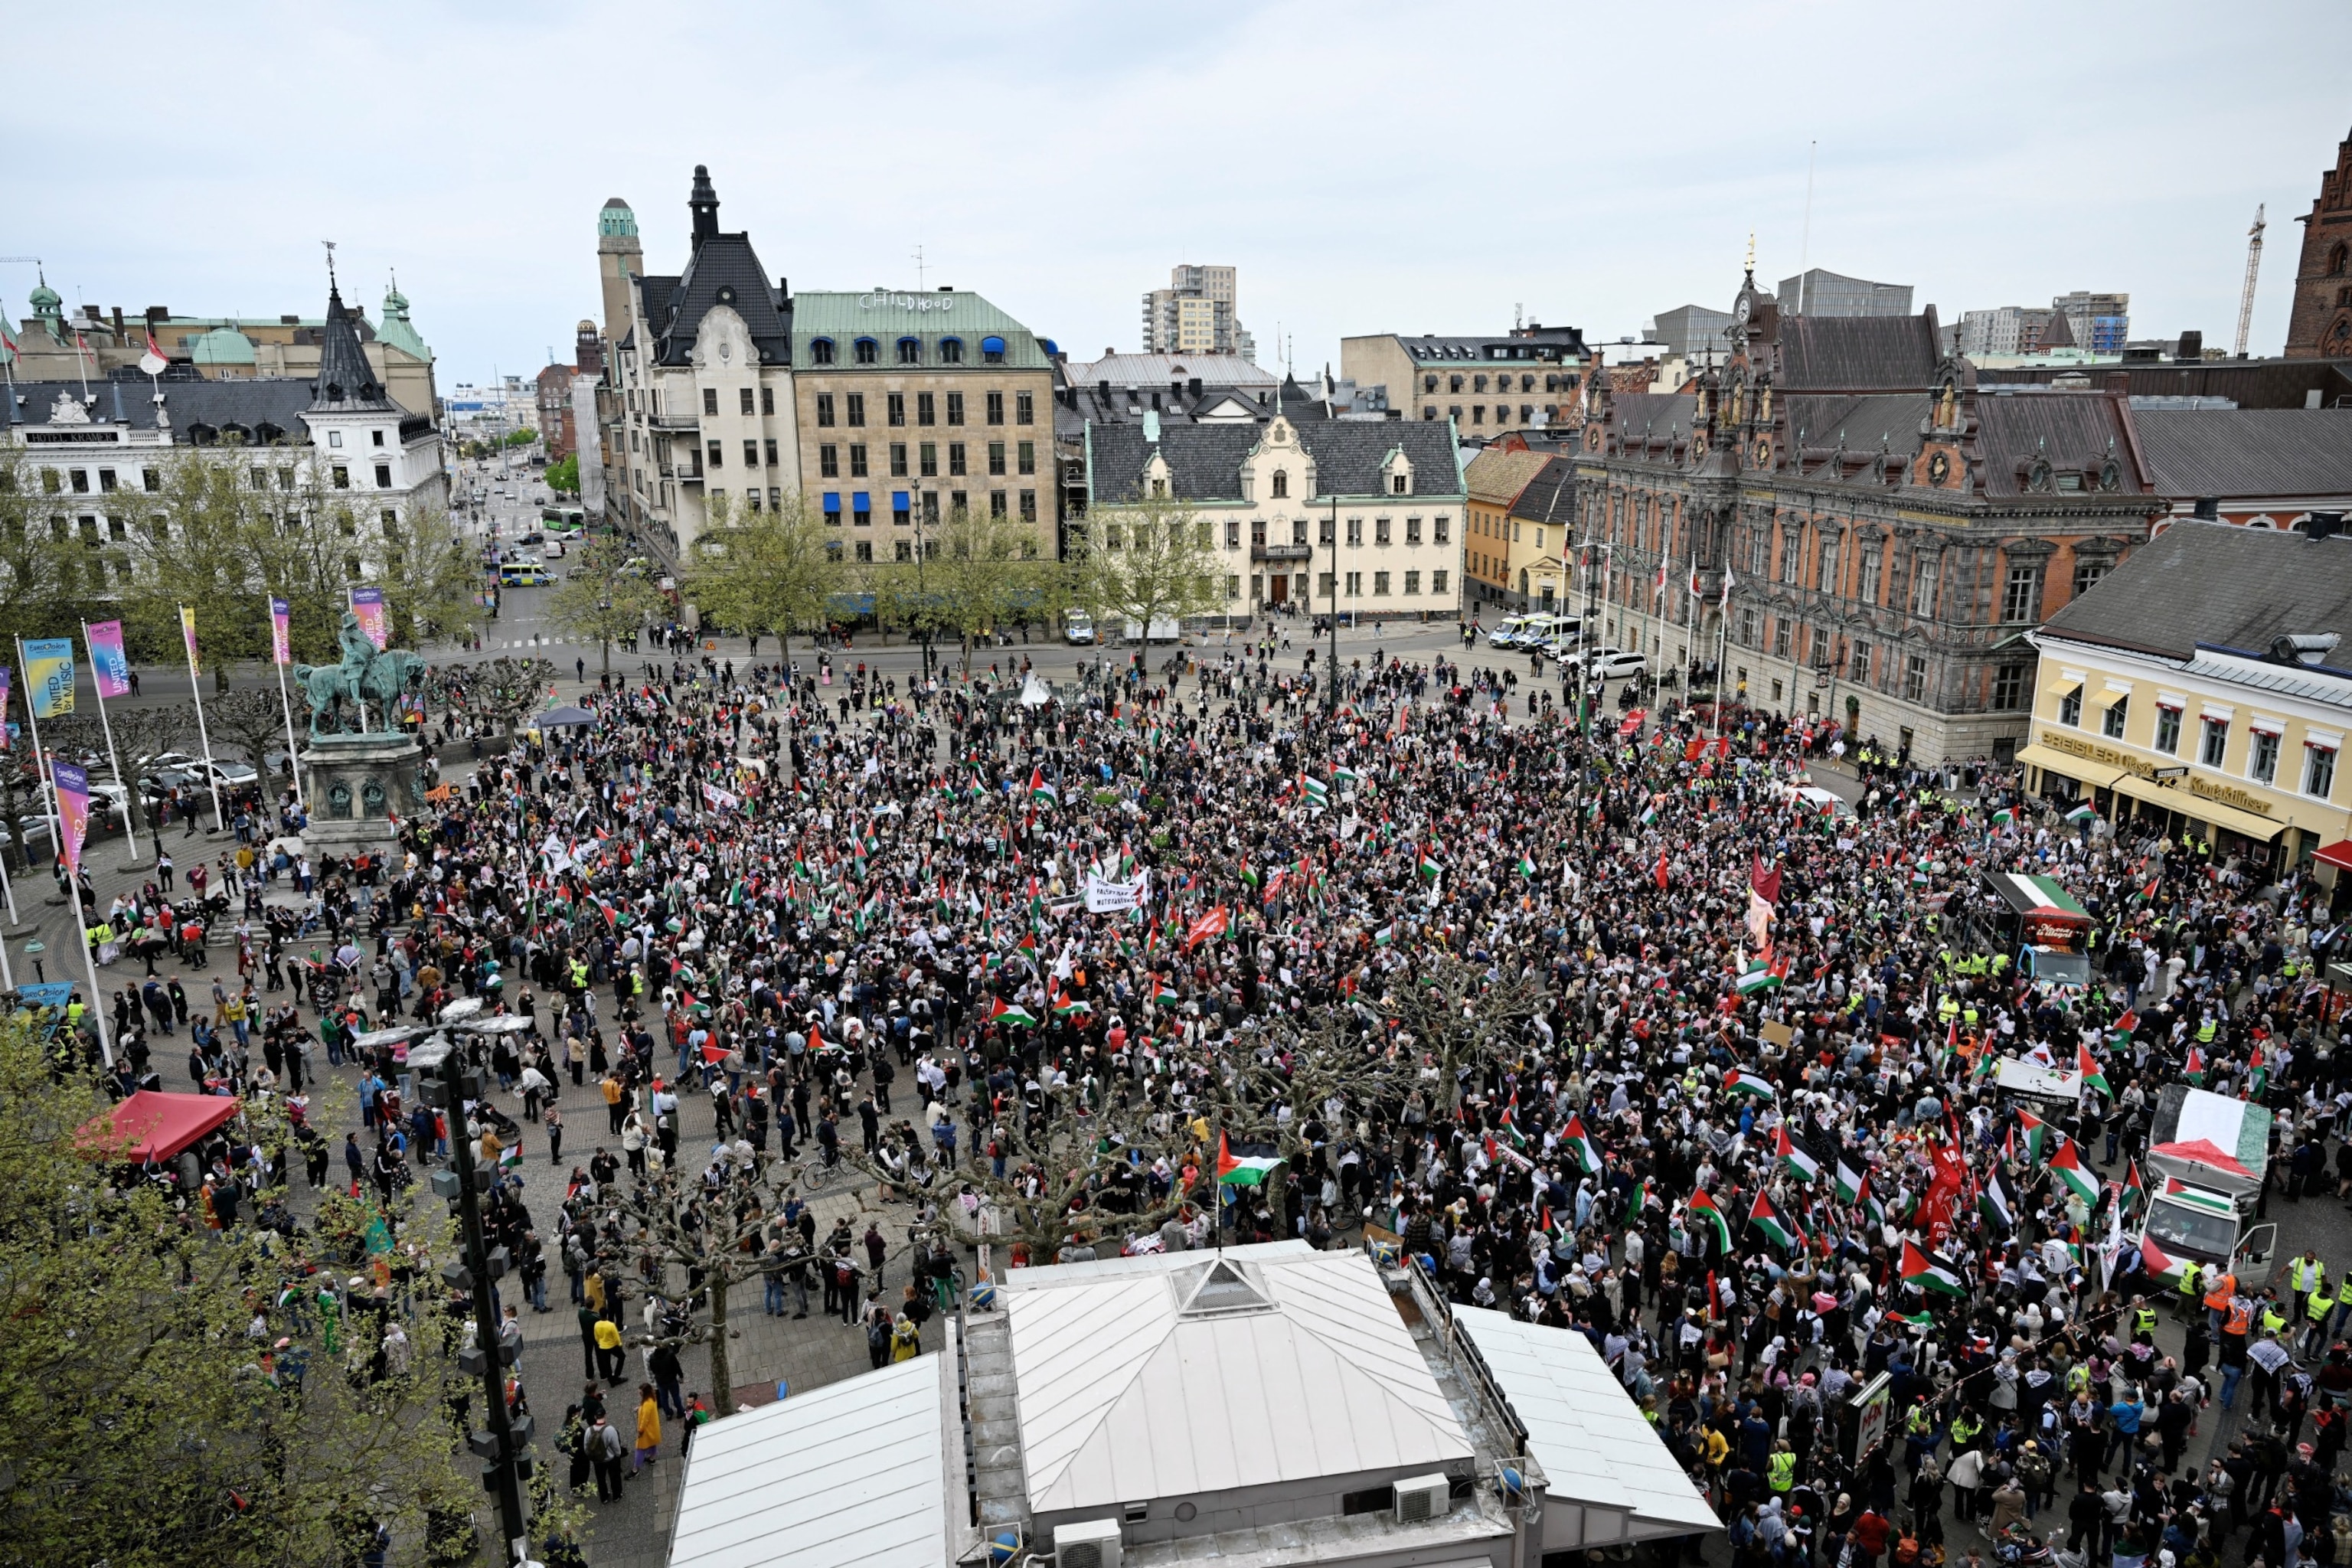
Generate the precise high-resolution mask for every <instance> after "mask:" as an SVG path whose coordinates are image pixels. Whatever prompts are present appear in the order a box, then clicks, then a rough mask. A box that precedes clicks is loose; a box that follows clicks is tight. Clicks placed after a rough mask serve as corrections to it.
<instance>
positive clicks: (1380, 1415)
mask: <svg viewBox="0 0 2352 1568" xmlns="http://www.w3.org/2000/svg"><path fill="white" fill-rule="evenodd" d="M998 1300H999V1301H1000V1303H1001V1310H997V1311H993V1312H984V1313H974V1314H971V1316H969V1317H968V1318H966V1319H965V1320H964V1321H963V1324H962V1333H961V1338H958V1336H957V1335H956V1334H955V1333H954V1332H952V1331H951V1332H950V1335H949V1337H948V1342H947V1348H946V1349H945V1351H944V1352H941V1353H940V1354H936V1355H927V1356H922V1357H919V1358H918V1359H916V1360H915V1361H912V1362H906V1363H899V1364H898V1365H896V1366H893V1367H890V1368H888V1369H887V1370H885V1371H883V1372H880V1373H872V1374H870V1375H866V1376H862V1377H857V1378H854V1379H852V1380H850V1381H848V1382H846V1383H840V1384H832V1385H830V1386H827V1387H825V1388H823V1389H820V1390H818V1391H817V1392H815V1393H814V1394H803V1395H796V1396H794V1397H793V1399H792V1400H790V1401H789V1402H787V1403H785V1404H783V1405H772V1406H769V1407H767V1408H765V1409H762V1410H760V1411H757V1412H754V1413H751V1414H750V1415H740V1416H737V1417H735V1418H733V1419H732V1420H730V1421H727V1422H721V1423H717V1424H714V1425H712V1426H706V1427H703V1428H702V1429H700V1431H698V1433H697V1435H696V1437H695V1443H694V1447H693V1450H692V1452H691V1454H690V1455H689V1457H688V1463H687V1472H686V1478H685V1480H684V1483H683V1486H682V1489H681V1493H680V1500H679V1505H678V1517H677V1531H676V1534H675V1538H674V1539H675V1544H674V1546H673V1549H672V1552H671V1556H670V1563H671V1564H672V1565H673V1568H764V1565H766V1564H771V1563H774V1564H782V1563H792V1564H793V1568H948V1565H950V1564H951V1563H971V1562H976V1561H978V1559H979V1556H980V1554H982V1553H983V1552H989V1551H990V1550H992V1549H994V1550H996V1551H999V1552H1005V1553H1008V1554H1009V1555H1010V1556H1012V1557H1013V1558H1019V1559H1023V1560H1025V1555H1024V1554H1026V1553H1030V1552H1035V1553H1051V1554H1053V1555H1054V1556H1055V1560H1056V1562H1057V1563H1058V1564H1059V1565H1060V1568H1080V1565H1081V1564H1091V1565H1093V1568H1184V1565H1188V1564H1194V1563H1212V1562H1213V1563H1214V1564H1215V1565H1216V1568H1276V1565H1292V1564H1314V1565H1316V1568H1512V1564H1514V1563H1519V1564H1525V1563H1536V1562H1538V1561H1539V1560H1540V1559H1541V1557H1542V1555H1543V1553H1544V1552H1546V1551H1553V1550H1561V1549H1564V1548H1574V1547H1583V1546H1587V1545H1603V1546H1613V1545H1622V1544H1628V1543H1632V1542H1640V1541H1647V1540H1654V1539H1658V1538H1661V1537H1664V1536H1669V1535H1684V1534H1690V1533H1694V1532H1696V1531H1705V1530H1711V1529H1714V1528H1715V1527H1716V1521H1715V1517H1714V1515H1713V1513H1712V1512H1711V1511H1710V1510H1708V1509H1707V1507H1706V1503H1705V1502H1704V1500H1701V1499H1700V1497H1699V1496H1698V1494H1697V1493H1696V1491H1694V1490H1693V1489H1692V1488H1691V1486H1690V1484H1689V1482H1688V1481H1686V1480H1685V1479H1683V1478H1682V1474H1681V1472H1680V1470H1679V1469H1678V1468H1676V1467H1675V1462H1674V1460H1673V1458H1671V1457H1670V1455H1669V1454H1668V1453H1667V1451H1666V1449H1665V1447H1664V1443H1663V1442H1662V1441H1661V1440H1660V1439H1659V1438H1658V1437H1657V1436H1655V1435H1654V1434H1653V1433H1652V1432H1651V1431H1650V1429H1649V1426H1648V1424H1647V1422H1646V1421H1644V1419H1643V1415H1642V1414H1641V1412H1640V1410H1639V1409H1638V1408H1637V1407H1636V1406H1635V1405H1634V1404H1633V1399H1632V1398H1631V1397H1630V1396H1629V1395H1628V1394H1626V1393H1625V1391H1624V1390H1623V1389H1622V1387H1620V1386H1619V1385H1618V1384H1617V1381H1616V1379H1615V1377H1614V1376H1613V1375H1612V1373H1610V1372H1609V1370H1608V1368H1607V1367H1606V1366H1605V1365H1604V1364H1603V1363H1601V1360H1600V1358H1599V1356H1598V1355H1597V1354H1596V1353H1595V1352H1594V1351H1593V1350H1592V1347H1591V1343H1590V1342H1588V1341H1586V1340H1585V1339H1584V1338H1583V1337H1582V1336H1581V1335H1579V1334H1574V1333H1567V1332H1559V1331H1550V1330H1537V1329H1529V1328H1525V1327H1524V1326H1523V1325H1519V1324H1516V1323H1512V1322H1510V1321H1509V1320H1507V1319H1504V1318H1501V1317H1500V1315H1499V1314H1495V1313H1478V1314H1459V1313H1456V1312H1455V1311H1454V1310H1453V1309H1451V1308H1449V1307H1448V1306H1447V1304H1446V1303H1445V1302H1444V1300H1442V1299H1441V1298H1440V1297H1439V1296H1438V1295H1437V1294H1436V1293H1435V1292H1434V1291H1433V1290H1432V1289H1430V1287H1429V1284H1428V1282H1427V1280H1426V1279H1425V1278H1423V1276H1422V1275H1421V1274H1420V1273H1419V1272H1418V1270H1417V1269H1415V1268H1411V1267H1409V1266H1408V1267H1403V1268H1400V1267H1395V1266H1384V1265H1382V1264H1380V1263H1376V1262H1375V1260H1374V1259H1373V1258H1372V1257H1371V1256H1370V1255H1369V1254H1367V1253H1365V1252H1360V1251H1340V1252H1318V1251H1316V1250H1315V1249H1313V1248H1312V1247H1308V1246H1307V1245H1306V1244H1305V1243H1304V1242H1298V1241H1288V1242H1276V1243H1273V1244H1269V1245H1265V1246H1255V1247H1233V1248H1228V1249H1226V1250H1224V1251H1222V1252H1181V1253H1173V1254H1157V1255H1151V1256H1147V1257H1138V1258H1108V1259H1104V1260H1101V1261H1098V1262H1094V1263H1080V1264H1069V1265H1064V1266H1060V1267H1054V1268H1024V1269H1017V1270H1015V1271H1014V1272H1013V1274H1012V1275H1011V1276H1010V1277H1009V1278H1007V1279H1004V1280H1003V1281H1002V1282H1000V1285H999V1288H998ZM1487 1319H1494V1320H1496V1322H1495V1323H1491V1324H1490V1323H1488V1322H1486V1320H1487ZM967 1456H969V1458H967ZM1555 1465H1556V1466H1557V1468H1558V1471H1559V1479H1558V1480H1557V1481H1551V1480H1548V1479H1547V1477H1548V1475H1549V1474H1550V1473H1551V1471H1552V1468H1554V1466H1555Z"/></svg>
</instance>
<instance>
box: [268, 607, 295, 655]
mask: <svg viewBox="0 0 2352 1568" xmlns="http://www.w3.org/2000/svg"><path fill="white" fill-rule="evenodd" d="M269 662H270V663H272V664H274V665H277V666H278V667H279V668H285V667H286V666H287V665H289V664H292V663H293V662H294V609H293V606H292V605H289V604H287V602H286V601H285V600H283V599H278V598H273V599H271V600H270V601H269Z"/></svg>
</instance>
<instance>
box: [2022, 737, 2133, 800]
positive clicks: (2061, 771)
mask: <svg viewBox="0 0 2352 1568" xmlns="http://www.w3.org/2000/svg"><path fill="white" fill-rule="evenodd" d="M2017 760H2018V761H2019V762H2021V763H2025V764H2026V765H2027V766H2029V767H2036V768H2040V769H2042V771H2043V772H2045V773H2056V774H2058V775H2059V776H2060V777H2061V778H2070V779H2073V780H2074V782H2075V783H2077V784H2083V785H2084V786H2085V787H2087V788H2090V789H2111V788H2113V787H2114V786H2115V782H2116V779H2117V778H2118V777H2119V776H2121V774H2122V773H2123V770H2122V769H2121V768H2111V767H2108V766H2107V765H2106V764H2105V763H2094V762H2087V761H2085V760H2084V759H2083V758H2081V757H2075V756H2069V755H2067V754H2066V753H2065V752H2062V751H2059V750H2058V749H2057V748H2056V747H2054V746H2045V745H2042V744H2041V743H2040V742H2035V743H2034V744H2032V745H2030V746H2020V747H2019V748H2018V749H2017Z"/></svg>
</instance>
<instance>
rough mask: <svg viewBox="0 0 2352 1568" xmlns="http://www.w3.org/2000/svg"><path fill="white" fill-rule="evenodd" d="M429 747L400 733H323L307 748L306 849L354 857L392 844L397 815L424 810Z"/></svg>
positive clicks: (304, 762) (304, 771)
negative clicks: (394, 821)
mask: <svg viewBox="0 0 2352 1568" xmlns="http://www.w3.org/2000/svg"><path fill="white" fill-rule="evenodd" d="M424 759H425V748H424V747H423V746H421V745H419V744H418V743H417V742H415V740H414V739H413V738H412V737H410V736H408V735H405V734H401V733H396V732H395V733H383V732H378V733H374V734H362V735H318V736H314V737H312V739H311V741H310V745H309V747H308V748H306V749H305V750H304V751H303V752H302V759H301V760H302V774H303V779H304V788H303V792H302V798H303V801H304V802H305V804H307V805H309V806H310V826H308V827H305V828H304V829H303V830H302V844H303V847H305V848H307V849H309V850H310V852H311V853H313V854H319V855H336V856H342V855H350V854H354V853H357V852H358V851H360V850H362V849H380V848H382V847H384V846H385V845H388V844H390V843H391V842H392V836H393V824H392V819H393V817H394V816H401V817H403V818H405V817H409V816H415V814H416V813H417V812H419V811H421V810H423V809H424V805H425V782H424V778H423V774H422V769H423V766H424Z"/></svg>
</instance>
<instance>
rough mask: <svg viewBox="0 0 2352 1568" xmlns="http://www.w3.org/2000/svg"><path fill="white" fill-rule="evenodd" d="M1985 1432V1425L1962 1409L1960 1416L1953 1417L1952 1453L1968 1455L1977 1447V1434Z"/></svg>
mask: <svg viewBox="0 0 2352 1568" xmlns="http://www.w3.org/2000/svg"><path fill="white" fill-rule="evenodd" d="M1983 1430H1984V1423H1983V1422H1981V1421H1979V1420H1978V1419H1977V1418H1976V1417H1975V1416H1974V1415H1970V1414H1969V1412H1968V1411H1967V1410H1966V1409H1965V1408H1964V1409H1962V1410H1961V1411H1960V1413H1959V1414H1958V1415H1955V1416H1953V1417H1952V1452H1953V1453H1955V1454H1962V1453H1966V1452H1967V1451H1968V1450H1969V1448H1970V1447H1974V1446H1975V1443H1976V1440H1977V1434H1978V1433H1979V1432H1981V1431H1983Z"/></svg>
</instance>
